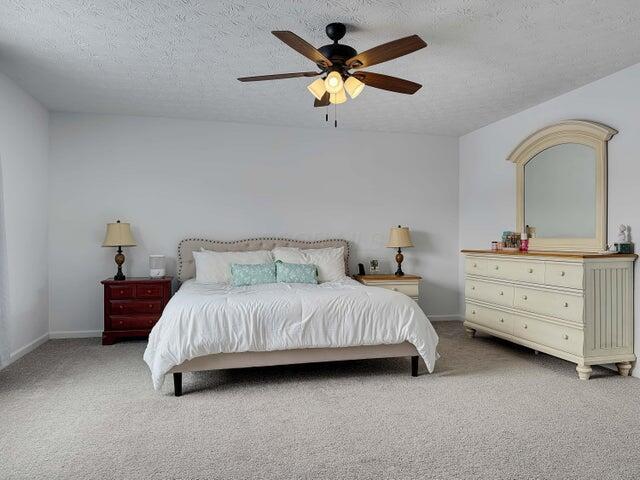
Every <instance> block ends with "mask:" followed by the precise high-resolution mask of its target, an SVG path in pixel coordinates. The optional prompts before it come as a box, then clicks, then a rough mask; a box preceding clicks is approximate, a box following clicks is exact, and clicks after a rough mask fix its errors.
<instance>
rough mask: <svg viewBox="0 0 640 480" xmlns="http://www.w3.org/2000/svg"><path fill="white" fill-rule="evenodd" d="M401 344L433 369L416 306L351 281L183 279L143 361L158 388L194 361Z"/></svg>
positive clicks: (429, 332) (430, 342)
mask: <svg viewBox="0 0 640 480" xmlns="http://www.w3.org/2000/svg"><path fill="white" fill-rule="evenodd" d="M404 341H408V342H410V343H412V344H413V345H415V347H416V349H417V350H418V353H419V354H420V355H421V356H422V358H423V359H424V361H425V363H426V365H427V368H428V369H429V371H430V372H431V371H433V367H434V365H435V362H436V359H437V358H438V353H437V352H436V346H437V344H438V335H437V334H436V332H435V330H434V329H433V326H432V325H431V323H430V322H429V320H428V319H427V317H426V316H425V314H424V313H423V312H422V310H421V309H420V307H419V306H418V305H417V304H416V302H414V301H413V300H412V299H411V298H409V297H407V296H406V295H403V294H401V293H398V292H394V291H391V290H386V289H383V288H379V287H366V286H364V285H362V284H360V283H358V282H356V281H355V280H352V279H350V278H345V279H344V280H341V281H337V282H326V283H322V284H320V285H309V284H287V283H273V284H266V285H254V286H249V287H233V286H230V285H222V284H199V283H196V282H194V281H193V280H189V281H187V282H185V283H184V284H183V285H182V287H181V288H180V290H178V292H177V293H176V294H175V295H174V296H173V298H172V299H171V301H170V302H169V303H168V304H167V306H166V308H165V309H164V313H163V314H162V317H161V318H160V321H159V322H158V323H157V324H156V326H155V327H154V328H153V330H152V331H151V335H150V336H149V344H148V346H147V349H146V351H145V352H144V360H145V362H147V364H148V365H149V368H150V369H151V375H152V378H153V386H154V388H155V389H156V390H157V389H159V388H160V387H161V386H162V382H163V380H164V376H165V374H166V373H167V372H168V371H169V370H170V369H171V368H172V367H174V366H176V365H179V364H181V363H182V362H184V361H186V360H190V359H192V358H194V357H198V356H201V355H208V354H212V353H222V352H224V353H230V352H248V351H254V352H260V351H270V350H288V349H295V348H322V347H350V346H358V345H380V344H396V343H402V342H404Z"/></svg>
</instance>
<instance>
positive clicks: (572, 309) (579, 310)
mask: <svg viewBox="0 0 640 480" xmlns="http://www.w3.org/2000/svg"><path fill="white" fill-rule="evenodd" d="M514 304H515V306H516V308H519V309H522V310H526V311H528V312H533V313H539V314H540V315H548V316H550V317H556V318H562V319H564V320H568V321H571V322H577V323H582V322H583V318H582V315H583V305H584V301H583V299H582V297H579V296H577V295H569V294H565V293H559V292H547V291H542V290H534V289H532V288H522V287H516V292H515V300H514Z"/></svg>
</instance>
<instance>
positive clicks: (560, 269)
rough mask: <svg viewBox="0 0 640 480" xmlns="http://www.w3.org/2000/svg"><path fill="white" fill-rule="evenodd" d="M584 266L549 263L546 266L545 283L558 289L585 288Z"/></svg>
mask: <svg viewBox="0 0 640 480" xmlns="http://www.w3.org/2000/svg"><path fill="white" fill-rule="evenodd" d="M583 272H584V268H583V267H582V265H570V264H566V263H551V262H548V263H547V264H546V266H545V273H544V283H546V284H547V285H554V286H558V287H567V288H580V289H582V288H584V281H583V275H584V274H583Z"/></svg>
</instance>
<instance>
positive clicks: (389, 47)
mask: <svg viewBox="0 0 640 480" xmlns="http://www.w3.org/2000/svg"><path fill="white" fill-rule="evenodd" d="M325 31H326V33H327V36H328V37H329V38H330V39H331V40H333V43H331V44H329V45H324V46H322V47H320V48H315V47H314V46H313V45H311V44H310V43H308V42H306V41H305V40H303V39H302V38H300V37H299V36H297V35H296V34H295V33H293V32H290V31H287V30H275V31H273V32H271V33H273V34H274V35H275V36H276V37H278V38H279V39H280V40H281V41H283V42H284V43H286V44H287V45H288V46H289V47H291V48H293V49H294V50H295V51H297V52H298V53H300V54H302V55H304V56H305V57H307V58H308V59H309V60H311V61H312V62H314V63H315V64H316V66H317V67H318V68H319V69H320V71H319V72H313V71H310V72H294V73H280V74H275V75H262V76H254V77H242V78H238V80H240V81H241V82H257V81H262V80H279V79H283V78H298V77H316V76H321V78H318V79H316V80H315V81H314V82H312V83H311V84H310V85H308V86H307V89H308V90H309V92H311V94H312V95H313V96H314V97H315V100H314V102H313V106H314V107H327V106H329V105H330V104H334V105H337V104H340V103H344V102H346V101H347V93H348V94H349V96H350V97H351V98H352V99H353V98H356V97H357V96H358V95H360V93H362V91H363V89H364V86H365V85H368V86H370V87H373V88H379V89H382V90H388V91H391V92H397V93H404V94H406V95H413V94H414V93H415V92H417V91H418V90H419V89H420V88H421V87H422V85H420V84H418V83H415V82H410V81H409V80H403V79H402V78H397V77H392V76H389V75H382V74H379V73H373V72H364V71H361V70H358V69H360V68H366V67H370V66H372V65H377V64H379V63H382V62H386V61H389V60H393V59H394V58H398V57H402V56H403V55H407V54H409V53H413V52H415V51H416V50H420V49H422V48H424V47H426V46H427V44H426V43H425V42H424V41H423V40H422V39H421V38H420V37H419V36H418V35H411V36H409V37H405V38H400V39H398V40H394V41H392V42H388V43H384V44H382V45H378V46H377V47H374V48H371V49H369V50H366V51H364V52H361V53H358V52H357V51H356V49H354V48H353V47H351V46H349V45H345V44H341V43H338V41H339V40H341V39H342V37H344V35H345V33H346V32H347V27H346V26H345V25H344V24H342V23H330V24H329V25H327V26H326V28H325ZM354 69H355V70H356V71H355V72H350V70H354ZM326 118H327V119H328V115H327V117H326ZM334 124H335V126H337V125H338V123H337V120H336V121H335V122H334Z"/></svg>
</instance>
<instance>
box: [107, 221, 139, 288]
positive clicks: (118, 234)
mask: <svg viewBox="0 0 640 480" xmlns="http://www.w3.org/2000/svg"><path fill="white" fill-rule="evenodd" d="M102 246H103V247H118V253H116V257H115V260H116V265H118V273H116V276H115V277H113V279H114V280H124V279H125V278H126V277H125V276H124V274H123V273H122V264H123V263H124V255H123V254H122V247H135V246H136V241H135V240H134V238H133V235H131V228H130V226H129V224H128V223H120V220H118V221H117V222H116V223H107V234H106V235H105V237H104V242H102Z"/></svg>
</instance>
